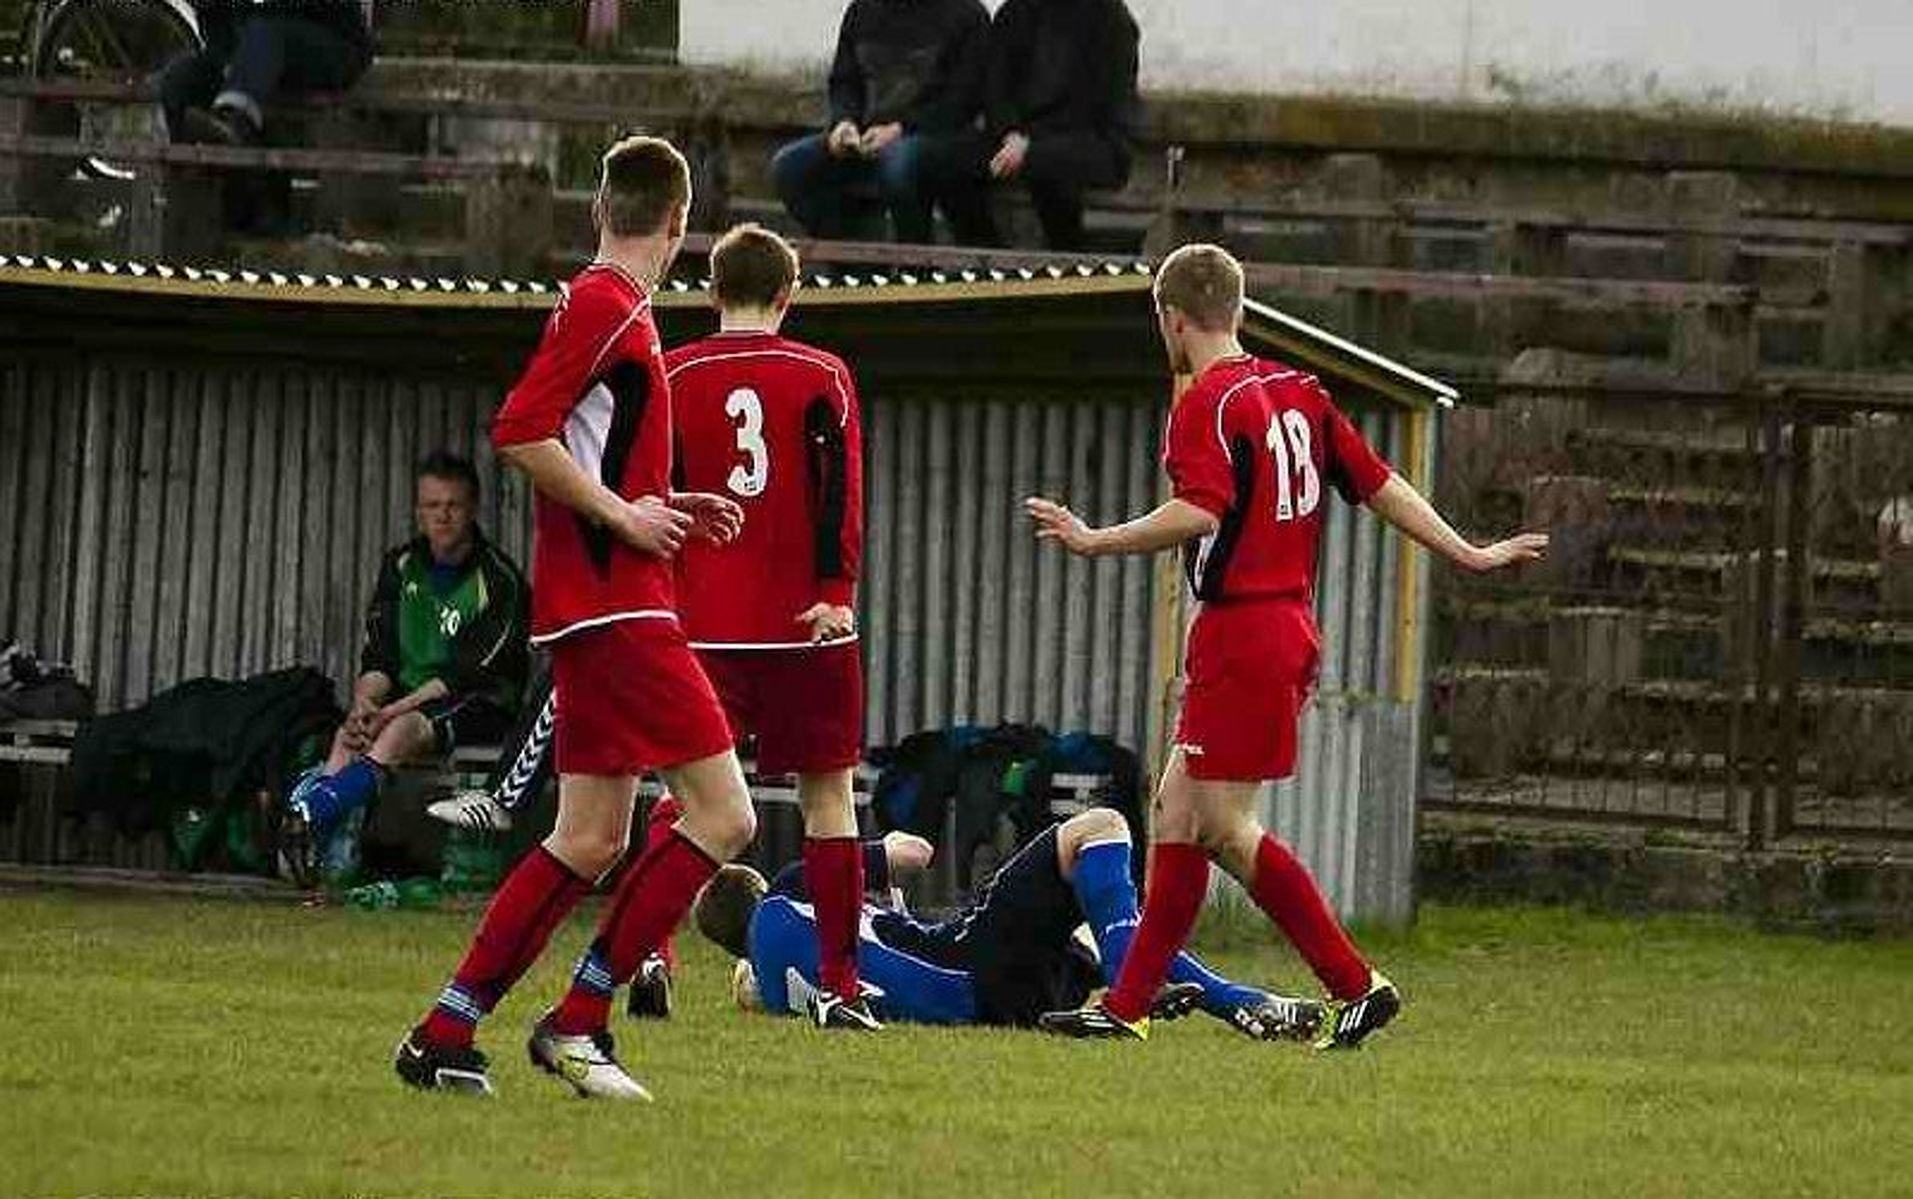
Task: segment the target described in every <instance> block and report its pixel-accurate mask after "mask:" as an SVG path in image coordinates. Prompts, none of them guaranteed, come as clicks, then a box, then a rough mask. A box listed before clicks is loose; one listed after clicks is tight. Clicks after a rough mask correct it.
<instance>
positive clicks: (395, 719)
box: [281, 453, 530, 885]
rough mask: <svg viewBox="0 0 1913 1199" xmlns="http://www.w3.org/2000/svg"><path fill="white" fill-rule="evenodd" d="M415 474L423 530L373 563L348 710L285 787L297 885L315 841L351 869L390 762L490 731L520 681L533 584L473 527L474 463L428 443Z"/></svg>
mask: <svg viewBox="0 0 1913 1199" xmlns="http://www.w3.org/2000/svg"><path fill="white" fill-rule="evenodd" d="M416 486H417V492H416V502H417V510H416V511H417V519H418V530H419V534H418V536H417V537H415V538H413V539H412V540H411V541H408V542H406V543H405V544H403V545H400V546H397V547H395V548H393V549H392V550H390V551H389V552H388V553H387V554H386V555H385V560H384V562H383V564H382V565H381V566H380V567H379V581H378V586H377V589H376V590H375V592H374V593H373V596H372V603H371V605H370V606H369V607H368V608H367V610H366V617H365V647H364V650H363V652H362V654H361V658H360V671H361V673H360V675H359V678H358V681H357V682H356V683H354V684H353V687H352V708H351V711H350V712H348V713H347V715H346V718H345V723H344V724H343V725H341V726H340V727H339V731H338V733H337V735H335V736H334V737H333V740H332V750H331V753H330V754H329V755H328V756H327V758H326V760H325V762H324V764H323V765H321V766H318V767H315V768H314V769H313V770H312V771H310V772H308V773H307V774H306V776H305V777H303V778H302V779H300V781H299V783H298V784H297V785H296V786H295V787H294V788H293V790H292V794H291V795H290V796H289V797H288V798H287V808H288V811H287V814H286V816H285V821H284V825H283V830H282V834H281V850H282V855H283V857H284V859H285V865H286V867H287V869H288V871H289V872H290V873H291V875H292V876H293V879H294V881H296V882H299V883H301V884H302V885H304V884H310V883H311V882H313V881H314V880H315V878H316V877H317V876H318V875H319V874H320V873H321V861H320V858H321V856H322V855H323V858H324V862H323V867H324V869H323V873H324V874H325V875H327V876H329V877H331V876H338V875H343V874H347V873H350V871H351V870H352V868H353V867H354V865H355V864H356V857H357V836H356V834H357V826H358V824H359V822H360V820H361V819H362V817H361V816H360V814H361V813H362V812H363V811H364V810H365V808H366V806H367V805H368V804H370V803H371V802H372V800H373V798H374V797H375V796H376V795H377V794H378V791H379V788H380V787H381V786H382V785H383V783H384V781H385V777H386V775H387V773H388V772H389V771H390V770H391V769H393V768H394V767H396V766H400V765H402V764H404V763H406V762H409V761H415V760H417V759H419V758H421V757H424V756H426V755H429V754H435V753H436V754H445V753H449V752H451V750H452V749H453V748H454V747H455V746H457V745H460V744H474V743H477V744H483V743H486V742H493V741H496V740H497V739H498V738H500V737H502V736H503V735H504V733H505V732H506V730H508V729H509V728H510V727H511V724H512V718H513V714H514V712H515V710H516V708H517V705H518V701H519V698H520V695H521V693H522V692H523V690H524V685H525V674H526V671H527V668H528V666H529V663H530V647H529V641H528V637H529V625H528V618H527V612H528V609H529V604H530V593H529V589H528V588H527V587H526V586H525V578H524V576H523V575H522V574H521V573H519V570H518V567H517V566H516V565H515V564H514V563H513V562H512V560H511V559H510V558H509V557H507V556H506V555H505V553H504V551H503V550H500V549H499V548H498V547H496V546H494V545H493V544H492V543H491V542H490V541H488V540H486V538H485V535H484V533H482V532H481V531H480V530H479V527H478V521H477V513H478V498H479V489H478V473H477V472H476V471H475V470H473V469H472V464H471V463H470V462H467V461H466V460H465V459H463V458H460V457H457V456H455V455H452V454H447V453H437V454H433V455H432V456H431V457H429V458H427V459H426V460H425V461H424V462H423V463H421V464H420V465H419V468H418V471H417V474H416ZM335 834H336V836H335ZM328 841H331V842H332V843H331V844H328Z"/></svg>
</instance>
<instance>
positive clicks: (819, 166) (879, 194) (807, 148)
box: [771, 133, 934, 243]
mask: <svg viewBox="0 0 1913 1199" xmlns="http://www.w3.org/2000/svg"><path fill="white" fill-rule="evenodd" d="M923 151H924V144H923V138H922V137H921V136H920V135H918V134H905V135H904V136H902V137H900V138H898V139H897V140H896V141H894V142H892V143H890V144H889V145H888V146H885V147H884V148H883V149H882V150H880V151H878V153H877V156H876V158H874V159H871V158H865V157H863V156H862V155H857V154H851V155H847V156H846V157H843V158H837V157H835V156H834V155H832V154H831V152H830V148H829V145H828V142H827V139H826V136H825V135H824V134H821V133H813V134H811V135H810V136H809V137H804V138H799V139H798V140H796V141H794V142H791V143H790V144H789V145H787V146H785V147H783V148H782V149H780V150H779V151H777V154H776V156H775V157H773V158H772V159H771V179H772V181H773V182H774V183H775V184H776V185H777V195H778V198H780V199H781V200H783V202H784V207H785V208H786V209H787V210H789V212H790V214H791V216H793V217H795V218H797V223H798V224H800V225H802V226H803V227H804V231H805V232H806V233H809V234H810V235H811V236H812V237H822V238H832V239H864V240H875V239H878V238H881V237H882V236H883V214H884V211H885V210H886V209H887V210H888V211H889V213H890V220H891V223H892V224H893V225H895V227H896V235H897V240H898V241H901V242H916V243H929V242H931V241H932V240H934V236H933V233H932V231H931V226H930V199H929V196H928V195H927V194H926V192H925V191H924V188H923V183H922V178H921V176H922V159H923Z"/></svg>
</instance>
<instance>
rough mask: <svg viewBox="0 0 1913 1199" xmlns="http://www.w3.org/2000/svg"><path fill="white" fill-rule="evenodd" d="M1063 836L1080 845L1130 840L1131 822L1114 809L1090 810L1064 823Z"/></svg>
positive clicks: (1079, 813)
mask: <svg viewBox="0 0 1913 1199" xmlns="http://www.w3.org/2000/svg"><path fill="white" fill-rule="evenodd" d="M1063 835H1064V836H1065V837H1066V838H1068V839H1069V840H1072V841H1074V842H1075V843H1076V844H1078V845H1088V844H1090V843H1091V842H1094V841H1127V840H1129V822H1128V821H1127V820H1124V819H1123V814H1122V813H1121V812H1118V811H1117V810H1116V809H1114V808H1090V809H1089V810H1088V811H1084V812H1078V813H1077V814H1076V815H1074V816H1071V817H1070V818H1069V819H1068V820H1065V821H1064V822H1063Z"/></svg>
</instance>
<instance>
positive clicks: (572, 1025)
mask: <svg viewBox="0 0 1913 1199" xmlns="http://www.w3.org/2000/svg"><path fill="white" fill-rule="evenodd" d="M715 873H717V863H716V862H714V861H712V860H711V858H710V856H709V855H707V854H706V853H705V852H704V851H703V850H701V849H699V848H698V847H697V846H696V845H695V844H693V843H692V842H691V840H690V838H688V837H686V836H685V835H684V834H683V833H679V832H675V831H674V832H673V833H672V834H671V835H670V836H669V837H666V838H664V840H663V841H662V842H661V843H660V844H658V845H657V846H655V847H652V848H650V849H647V850H645V851H644V856H643V857H640V858H639V859H638V860H637V861H636V862H635V863H633V865H632V867H631V869H630V870H628V871H626V872H625V875H624V880H623V881H622V882H620V883H619V884H618V890H617V894H616V895H615V896H614V897H613V899H612V901H611V908H610V910H609V911H607V912H606V913H605V916H604V923H603V924H601V925H599V926H598V937H597V939H596V940H594V941H593V942H592V943H591V948H590V949H589V950H587V951H586V952H585V956H584V960H583V961H581V962H579V963H578V972H577V974H576V975H575V976H574V977H573V979H572V982H571V990H569V991H567V992H565V997H564V999H563V1001H561V1002H560V1003H559V1004H558V1010H557V1013H556V1020H555V1024H556V1026H557V1029H558V1031H559V1032H561V1033H565V1034H567V1035H571V1036H588V1035H590V1034H592V1033H597V1032H603V1031H604V1028H605V1025H606V1024H607V1023H608V1022H609V1021H610V1018H611V996H612V995H613V994H614V993H615V992H616V991H617V989H618V988H619V987H622V986H623V985H625V984H626V983H628V982H630V981H631V976H632V975H634V974H636V973H637V972H638V966H639V964H640V963H642V962H643V961H644V959H645V957H646V956H647V955H649V954H651V953H652V952H654V951H655V950H656V949H657V947H658V945H659V944H660V943H661V942H663V940H664V938H665V936H666V935H668V934H669V933H670V931H671V930H672V929H674V928H676V927H677V925H678V921H680V920H682V919H684V913H686V912H687V911H689V910H690V908H691V901H692V900H693V899H695V898H696V897H697V892H698V888H700V887H702V886H703V885H704V884H705V883H706V882H707V881H709V880H710V877H711V875H713V874H715Z"/></svg>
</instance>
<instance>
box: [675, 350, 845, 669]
mask: <svg viewBox="0 0 1913 1199" xmlns="http://www.w3.org/2000/svg"><path fill="white" fill-rule="evenodd" d="M665 364H666V368H667V370H668V371H669V377H670V384H671V397H672V400H671V402H672V407H673V416H674V419H675V420H676V421H677V428H678V447H677V448H678V455H679V457H678V484H679V486H680V487H681V488H683V489H684V490H686V491H714V492H717V493H719V494H721V495H728V496H730V497H731V498H732V499H735V500H736V501H737V502H738V503H739V504H741V505H742V506H743V508H744V531H743V533H742V535H741V536H739V538H738V539H737V540H736V541H734V542H732V543H731V544H730V545H728V546H725V547H723V548H718V547H715V546H711V545H709V544H706V543H694V544H690V545H687V546H686V547H685V548H684V552H683V553H682V554H680V555H679V557H678V598H679V609H680V611H681V612H682V614H683V619H684V627H685V632H686V633H687V634H688V635H689V637H690V638H691V643H692V644H693V645H696V646H698V647H699V648H702V649H715V648H729V649H788V648H795V647H799V646H805V645H808V644H810V630H809V626H807V625H802V624H799V623H798V620H797V617H798V615H799V614H800V613H802V612H804V611H805V610H807V609H808V608H810V607H811V606H812V605H814V604H818V603H832V604H845V605H848V604H850V603H851V602H852V600H853V597H854V595H855V591H856V587H855V585H856V581H857V568H858V565H859V563H860V561H861V559H862V555H863V432H862V428H861V421H860V419H859V417H858V412H857V387H856V382H855V381H854V380H853V379H852V378H851V374H850V368H848V367H846V366H845V365H844V363H843V360H842V359H840V358H838V357H837V356H836V355H834V354H828V353H825V352H824V351H823V350H819V349H816V348H814V347H812V346H807V345H804V344H803V343H802V342H796V341H790V340H787V339H785V338H782V337H777V336H775V335H773V334H769V333H743V332H737V333H719V334H717V335H716V336H714V337H707V338H705V339H704V340H703V341H698V342H693V343H691V344H690V345H686V346H679V347H678V348H677V349H674V350H672V351H671V352H670V353H669V354H667V355H666V356H665Z"/></svg>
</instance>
